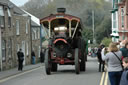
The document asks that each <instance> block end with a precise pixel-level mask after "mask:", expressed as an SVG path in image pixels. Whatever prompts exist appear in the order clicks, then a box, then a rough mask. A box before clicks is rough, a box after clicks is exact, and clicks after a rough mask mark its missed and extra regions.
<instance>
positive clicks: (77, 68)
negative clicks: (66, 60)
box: [75, 48, 80, 74]
mask: <svg viewBox="0 0 128 85" xmlns="http://www.w3.org/2000/svg"><path fill="white" fill-rule="evenodd" d="M75 72H76V74H79V73H80V65H79V50H78V48H76V49H75Z"/></svg>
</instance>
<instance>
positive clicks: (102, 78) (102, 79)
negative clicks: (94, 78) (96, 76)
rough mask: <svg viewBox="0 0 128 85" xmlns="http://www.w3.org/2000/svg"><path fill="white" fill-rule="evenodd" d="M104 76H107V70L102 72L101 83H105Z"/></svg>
mask: <svg viewBox="0 0 128 85" xmlns="http://www.w3.org/2000/svg"><path fill="white" fill-rule="evenodd" d="M104 76H105V72H103V73H102V77H101V80H100V85H103V83H104V82H103V81H104Z"/></svg>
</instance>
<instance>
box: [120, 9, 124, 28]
mask: <svg viewBox="0 0 128 85" xmlns="http://www.w3.org/2000/svg"><path fill="white" fill-rule="evenodd" d="M121 27H122V28H124V8H121Z"/></svg>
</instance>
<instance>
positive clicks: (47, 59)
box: [45, 49, 51, 75]
mask: <svg viewBox="0 0 128 85" xmlns="http://www.w3.org/2000/svg"><path fill="white" fill-rule="evenodd" d="M45 70H46V74H47V75H50V74H51V64H50V56H49V50H48V49H47V50H46V51H45Z"/></svg>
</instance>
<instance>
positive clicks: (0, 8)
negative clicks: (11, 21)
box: [0, 6, 5, 28]
mask: <svg viewBox="0 0 128 85" xmlns="http://www.w3.org/2000/svg"><path fill="white" fill-rule="evenodd" d="M4 25H5V17H4V10H3V6H0V27H1V28H4Z"/></svg>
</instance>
